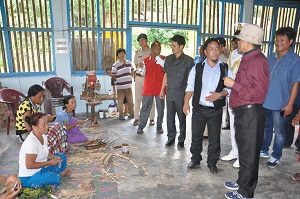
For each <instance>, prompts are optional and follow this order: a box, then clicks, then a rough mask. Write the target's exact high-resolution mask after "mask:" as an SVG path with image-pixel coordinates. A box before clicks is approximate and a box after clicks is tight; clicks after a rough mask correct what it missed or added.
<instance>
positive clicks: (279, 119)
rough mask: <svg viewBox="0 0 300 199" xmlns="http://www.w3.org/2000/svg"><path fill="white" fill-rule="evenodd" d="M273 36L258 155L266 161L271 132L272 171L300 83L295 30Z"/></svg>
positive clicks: (288, 29) (282, 30) (268, 163)
mask: <svg viewBox="0 0 300 199" xmlns="http://www.w3.org/2000/svg"><path fill="white" fill-rule="evenodd" d="M275 36H276V38H275V47H276V52H275V53H272V54H270V55H269V56H268V62H269V66H270V84H269V88H268V93H267V97H266V99H265V101H264V104H263V107H264V108H265V112H266V123H265V131H264V141H263V145H262V148H261V152H260V157H263V158H269V147H270V145H271V142H272V137H273V132H274V134H275V136H274V144H273V153H272V154H271V157H270V158H269V160H268V162H267V166H269V167H270V168H275V167H276V166H277V165H278V164H279V162H280V158H281V156H282V149H283V147H284V145H285V139H286V133H285V120H286V116H288V115H290V114H291V113H292V111H293V104H294V101H295V99H296V97H297V94H298V89H299V81H300V57H299V56H298V55H297V54H295V53H294V52H293V51H292V49H291V45H292V44H293V42H294V41H295V38H296V31H295V30H294V29H293V28H291V27H282V28H279V29H278V30H277V31H276V33H275ZM273 129H274V130H273Z"/></svg>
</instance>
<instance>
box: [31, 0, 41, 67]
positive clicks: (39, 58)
mask: <svg viewBox="0 0 300 199" xmlns="http://www.w3.org/2000/svg"><path fill="white" fill-rule="evenodd" d="M34 2H35V1H32V8H33V10H36V9H35V3H34ZM33 19H34V27H35V28H37V19H36V15H33ZM35 45H36V46H35V47H36V56H37V65H38V69H39V71H40V70H41V57H40V45H39V35H38V32H35Z"/></svg>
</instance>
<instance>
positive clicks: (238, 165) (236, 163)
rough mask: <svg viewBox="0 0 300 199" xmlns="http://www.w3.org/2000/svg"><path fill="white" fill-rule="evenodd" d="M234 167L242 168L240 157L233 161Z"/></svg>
mask: <svg viewBox="0 0 300 199" xmlns="http://www.w3.org/2000/svg"><path fill="white" fill-rule="evenodd" d="M232 166H233V167H234V168H240V161H239V159H237V160H236V161H235V162H234V163H233V165H232Z"/></svg>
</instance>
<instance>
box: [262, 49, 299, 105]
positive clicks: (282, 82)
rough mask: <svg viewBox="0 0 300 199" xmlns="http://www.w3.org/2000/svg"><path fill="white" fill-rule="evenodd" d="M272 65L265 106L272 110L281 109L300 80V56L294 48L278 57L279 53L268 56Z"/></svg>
mask: <svg viewBox="0 0 300 199" xmlns="http://www.w3.org/2000/svg"><path fill="white" fill-rule="evenodd" d="M268 62H269V65H270V85H269V89H268V94H267V97H266V100H265V102H264V104H263V106H264V107H265V108H267V109H270V110H280V109H282V108H283V107H284V106H285V105H286V104H287V103H288V100H289V98H290V91H291V87H292V85H293V83H295V82H300V57H299V56H298V55H297V54H295V53H294V52H293V51H292V50H290V51H289V52H288V53H286V54H285V55H283V56H282V57H281V58H280V59H278V53H277V52H275V53H272V54H270V55H269V56H268Z"/></svg>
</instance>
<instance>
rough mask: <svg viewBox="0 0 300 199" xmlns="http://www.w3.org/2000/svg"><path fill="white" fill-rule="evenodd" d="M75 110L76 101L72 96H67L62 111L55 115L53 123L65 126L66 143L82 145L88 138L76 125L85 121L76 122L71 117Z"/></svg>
mask: <svg viewBox="0 0 300 199" xmlns="http://www.w3.org/2000/svg"><path fill="white" fill-rule="evenodd" d="M75 109H76V99H75V97H74V96H73V95H68V96H66V97H65V98H64V106H63V111H61V112H59V113H58V114H57V117H56V119H55V122H59V123H61V124H62V125H64V126H65V129H66V132H67V134H68V142H69V143H71V144H73V143H82V142H85V141H87V140H88V138H87V137H86V136H85V135H84V134H83V133H82V132H81V131H80V129H79V127H78V125H82V124H84V123H85V120H77V119H75V118H74V117H73V111H74V110H75Z"/></svg>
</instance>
